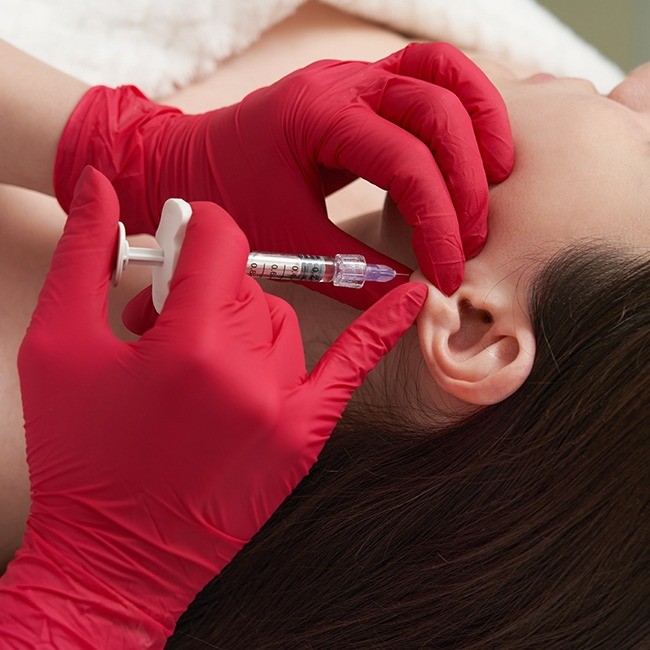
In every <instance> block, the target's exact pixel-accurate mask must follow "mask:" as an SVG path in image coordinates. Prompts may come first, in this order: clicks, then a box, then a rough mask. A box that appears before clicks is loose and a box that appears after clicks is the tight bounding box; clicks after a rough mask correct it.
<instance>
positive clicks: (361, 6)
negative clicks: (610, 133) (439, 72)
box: [0, 0, 623, 98]
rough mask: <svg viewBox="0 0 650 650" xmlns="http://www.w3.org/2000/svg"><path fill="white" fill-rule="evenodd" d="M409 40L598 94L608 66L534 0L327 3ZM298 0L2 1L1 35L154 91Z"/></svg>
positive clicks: (248, 36) (44, 55) (94, 80)
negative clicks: (490, 57)
mask: <svg viewBox="0 0 650 650" xmlns="http://www.w3.org/2000/svg"><path fill="white" fill-rule="evenodd" d="M325 1H327V2H328V3H329V4H331V5H333V6H336V7H338V8H339V9H343V10H345V11H347V12H350V13H354V14H356V15H358V16H361V17H363V18H366V19H368V20H370V21H374V22H378V23H381V24H383V25H386V26H388V27H390V28H393V29H395V30H399V31H401V32H405V33H408V34H410V35H412V36H413V37H414V38H421V39H432V40H448V41H451V42H453V43H455V44H456V45H459V46H462V47H468V48H476V49H480V50H482V51H485V52H486V53H491V54H494V55H496V56H501V55H504V56H506V57H508V58H509V59H511V60H513V61H516V62H520V63H522V64H525V65H529V66H532V67H534V68H538V69H540V70H543V71H546V72H551V73H554V74H557V75H564V76H577V77H585V78H587V79H590V80H591V81H593V82H594V83H595V84H596V86H597V87H598V88H599V90H600V91H601V92H606V91H608V90H610V89H611V88H612V87H613V86H614V85H616V84H617V83H618V82H619V81H620V80H621V79H622V77H623V73H622V72H621V70H620V69H618V68H617V67H616V66H615V65H614V64H613V63H611V62H610V61H609V60H607V59H606V58H605V57H603V56H602V55H601V54H600V53H599V52H598V51H597V50H596V49H595V48H593V47H592V46H590V45H588V44H587V43H586V42H585V41H583V40H582V39H580V38H579V37H578V36H576V34H575V33H574V32H572V31H571V30H570V29H569V28H567V27H566V26H565V25H563V24H562V23H561V22H560V21H558V20H557V19H556V18H555V17H554V16H552V15H551V14H550V13H549V12H548V11H547V10H545V9H544V8H542V7H541V6H540V5H538V4H537V3H536V2H535V0H325ZM302 2H304V0H190V1H189V2H187V1H183V0H0V38H3V39H5V40H7V41H9V42H10V43H13V44H14V45H16V46H17V47H19V48H21V49H23V50H25V51H27V52H29V53H31V54H33V55H34V56H36V57H38V58H40V59H42V60H44V61H47V62H48V63H50V64H51V65H53V66H54V67H56V68H59V69H61V70H64V71H66V72H68V73H69V74H72V75H74V76H76V77H79V78H80V79H83V80H84V81H86V82H88V83H91V84H98V83H103V84H106V85H110V86H113V85H119V84H123V83H133V84H135V85H137V86H138V87H140V88H141V89H142V90H143V91H144V92H145V93H147V94H149V95H150V96H152V97H154V98H160V97H163V96H165V95H167V94H169V93H171V92H172V90H173V89H174V88H178V87H182V86H184V85H186V84H188V83H189V82H191V81H193V80H196V79H200V78H201V77H203V76H205V75H207V74H209V73H210V72H211V71H212V70H214V68H215V67H216V66H217V65H218V63H219V61H222V60H224V59H226V58H228V57H230V56H232V55H233V54H237V53H238V52H241V51H242V50H244V49H245V48H246V47H248V46H249V45H251V44H252V43H253V42H255V41H256V40H257V39H258V38H259V37H260V35H261V34H262V32H263V31H265V30H267V29H269V28H270V27H272V26H273V25H274V24H276V23H278V22H280V21H281V20H283V19H284V18H286V17H287V16H289V15H290V14H291V13H293V12H294V11H295V9H296V8H297V7H298V6H299V5H300V4H302Z"/></svg>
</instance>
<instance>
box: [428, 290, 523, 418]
mask: <svg viewBox="0 0 650 650" xmlns="http://www.w3.org/2000/svg"><path fill="white" fill-rule="evenodd" d="M514 304H516V301H515V296H514V294H513V290H511V289H510V288H509V287H508V286H507V285H502V286H501V287H499V288H497V289H495V288H494V287H493V288H492V290H491V291H490V292H489V294H488V295H487V296H486V295H485V292H483V291H482V290H481V288H480V287H472V286H471V285H469V284H465V283H464V285H463V286H461V288H460V289H459V290H458V291H457V292H456V293H455V294H454V295H452V296H449V297H447V296H445V295H443V294H442V293H441V292H440V291H438V290H437V289H436V288H435V287H429V294H428V297H427V301H426V303H425V305H424V307H423V309H422V311H421V312H420V315H419V317H418V333H419V337H420V345H421V348H422V354H423V356H424V360H425V362H426V364H427V367H428V370H429V373H430V375H431V376H432V377H433V379H434V380H435V382H436V383H437V385H438V387H439V388H440V389H442V390H443V391H444V392H446V393H448V394H450V395H453V396H454V397H456V398H458V399H460V400H463V401H464V402H468V403H470V404H476V405H488V404H495V403H497V402H500V401H502V400H504V399H505V398H506V397H508V396H509V395H511V394H512V393H514V392H515V391H516V390H517V389H518V388H519V387H520V386H521V385H522V384H523V383H524V381H525V380H526V378H527V377H528V375H529V374H530V371H531V369H532V366H533V361H534V358H535V337H534V334H533V331H532V326H531V324H530V319H529V317H528V314H526V313H525V312H524V311H523V309H521V308H520V307H518V306H517V307H514V308H513V305H514Z"/></svg>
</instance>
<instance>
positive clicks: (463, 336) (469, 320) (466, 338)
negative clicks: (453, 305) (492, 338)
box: [449, 298, 494, 356]
mask: <svg viewBox="0 0 650 650" xmlns="http://www.w3.org/2000/svg"><path fill="white" fill-rule="evenodd" d="M458 316H459V320H460V327H459V329H458V330H457V331H456V332H454V333H453V334H451V335H450V336H449V349H450V351H451V352H452V353H454V354H457V355H459V356H463V353H467V354H469V355H471V354H474V353H476V351H477V348H478V347H485V342H484V339H485V336H486V335H487V333H488V332H489V331H490V329H491V327H492V324H493V323H494V319H493V318H492V314H490V312H489V311H487V310H485V309H477V308H476V307H474V306H473V305H472V303H471V302H470V301H469V300H468V299H467V298H463V299H462V300H460V302H459V303H458ZM482 341H483V344H481V342H482Z"/></svg>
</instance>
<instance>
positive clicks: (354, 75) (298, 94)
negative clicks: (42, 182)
mask: <svg viewBox="0 0 650 650" xmlns="http://www.w3.org/2000/svg"><path fill="white" fill-rule="evenodd" d="M513 160H514V151H513V145H512V136H511V132H510V123H509V120H508V115H507V112H506V107H505V104H504V102H503V100H502V98H501V96H500V95H499V93H498V92H497V90H496V88H495V87H494V86H493V85H492V83H491V82H490V81H489V80H488V78H487V77H486V76H485V75H484V74H483V72H482V71H481V70H480V69H479V68H478V67H477V66H476V65H475V64H474V63H473V62H472V61H470V60H469V59H468V58H467V57H466V56H465V55H463V54H462V53H461V52H460V51H459V50H457V49H456V48H454V47H452V46H451V45H449V44H447V43H412V44H411V45H409V46H407V47H406V48H404V49H402V50H400V51H398V52H395V53H394V54H392V55H390V56H388V57H385V58H384V59H381V60H379V61H375V62H372V63H370V62H364V61H318V62H316V63H313V64H312V65H309V66H307V67H306V68H303V69H301V70H297V71H296V72H294V73H292V74H290V75H288V76H286V77H284V78H283V79H281V80H279V81H277V82H276V83H274V84H272V85H270V86H268V87H266V88H262V89H260V90H257V91H255V92H253V93H251V94H250V95H248V96H247V97H245V98H244V99H243V100H242V101H241V102H239V103H238V104H235V105H233V106H229V107H226V108H221V109H219V110H216V111H210V112H208V113H205V114H203V115H184V114H182V113H181V112H180V111H178V110H176V109H174V108H171V107H169V106H160V105H158V104H155V103H154V102H151V101H150V100H148V99H147V98H146V97H144V96H143V95H142V94H141V93H140V92H139V91H138V90H137V89H135V88H133V87H122V88H117V89H109V88H105V87H96V88H93V89H91V90H90V91H89V92H88V93H87V94H86V96H85V97H84V98H83V99H82V101H81V102H80V103H79V105H78V106H77V108H76V109H75V111H74V113H73V114H72V116H71V118H70V120H69V122H68V125H67V126H66V128H65V131H64V133H63V135H62V138H61V141H60V144H59V149H58V155H57V161H56V166H55V172H54V174H55V189H56V195H57V198H58V199H59V201H60V202H61V205H62V206H63V207H64V209H67V207H68V204H69V199H70V195H71V185H72V183H73V182H74V179H76V177H77V175H78V174H79V172H80V170H81V168H82V167H83V165H85V164H92V165H94V166H96V167H97V168H99V169H100V170H102V171H103V172H105V173H106V174H107V175H108V176H109V178H110V179H111V181H112V182H113V183H114V185H115V187H116V188H117V190H118V194H119V196H120V203H121V206H122V209H123V214H122V220H123V221H124V222H125V224H126V227H127V231H128V232H129V233H135V232H149V233H153V232H154V231H155V229H156V225H157V223H158V219H159V215H160V210H161V207H162V205H163V203H164V201H165V200H167V199H168V198H169V197H174V196H178V197H182V198H184V199H185V200H187V201H192V200H210V201H214V202H216V203H218V204H219V205H221V206H223V207H224V208H225V209H226V210H228V212H229V213H230V214H231V215H232V217H233V218H234V219H235V221H236V222H237V224H238V225H239V227H240V228H241V229H242V230H243V231H244V233H245V234H246V237H247V238H248V240H249V242H250V245H251V247H252V248H253V249H254V250H262V251H275V252H278V253H307V254H317V255H335V254H336V253H359V254H362V255H364V256H365V257H366V259H367V260H368V262H372V263H382V264H388V265H389V266H392V267H394V268H395V269H396V270H397V271H398V272H400V273H406V274H408V273H409V271H410V269H408V268H406V267H405V266H404V265H402V264H400V263H398V262H396V261H394V260H391V259H389V258H386V257H385V256H384V255H382V254H380V253H379V252H377V251H375V250H373V249H371V248H369V247H367V246H366V245H364V244H363V243H362V242H360V241H358V240H356V239H354V238H353V237H351V236H350V235H348V234H347V233H345V232H344V231H343V230H341V229H339V228H338V227H337V226H336V225H335V224H334V223H332V222H331V221H330V220H329V219H328V215H327V210H326V206H325V197H326V196H327V195H328V194H329V193H331V192H333V191H334V190H336V189H338V188H340V187H342V186H344V185H345V184H347V183H349V182H351V181H352V180H354V179H355V178H359V177H360V178H364V179H366V180H367V181H369V182H371V183H373V184H375V185H377V186H378V187H381V188H383V189H385V190H387V191H388V192H389V194H390V196H391V197H392V199H393V200H394V201H395V203H396V204H397V206H398V207H399V210H400V212H401V214H402V215H403V216H404V219H405V220H406V221H407V223H408V224H409V225H410V226H411V227H412V232H413V249H414V251H415V254H416V257H417V259H418V263H419V266H420V268H421V269H422V270H423V272H424V274H425V276H426V278H427V279H428V280H429V281H431V282H432V283H433V284H434V285H436V286H437V287H439V288H440V289H441V290H442V291H443V292H445V293H446V294H450V293H452V292H453V291H454V290H455V289H457V288H458V286H459V284H460V282H461V280H462V277H463V271H464V266H465V259H469V258H471V257H473V256H475V255H476V254H477V253H478V252H479V251H480V250H481V248H482V247H483V244H484V243H485V239H486V235H487V203H488V182H490V183H499V182H501V181H503V180H504V179H505V178H507V177H508V175H509V174H510V171H511V169H512V165H513ZM400 281H405V280H404V279H403V278H402V279H397V280H396V281H395V282H394V283H393V285H392V286H395V285H396V284H398V283H399V282H400ZM306 285H307V286H308V287H309V288H310V289H313V290H316V291H320V292H323V293H326V294H328V295H330V297H332V298H335V299H337V300H341V301H344V302H347V303H348V304H350V305H352V306H353V307H357V308H365V307H368V306H369V305H371V304H372V303H373V302H375V301H376V300H377V299H378V298H379V297H380V296H382V295H384V294H385V293H386V292H387V291H388V290H389V289H390V288H391V287H389V286H386V285H383V284H381V283H370V282H369V283H367V284H366V285H365V286H364V287H363V288H362V289H360V290H358V291H347V292H345V291H338V290H337V289H336V288H334V289H333V288H332V287H331V286H329V285H328V284H319V283H306Z"/></svg>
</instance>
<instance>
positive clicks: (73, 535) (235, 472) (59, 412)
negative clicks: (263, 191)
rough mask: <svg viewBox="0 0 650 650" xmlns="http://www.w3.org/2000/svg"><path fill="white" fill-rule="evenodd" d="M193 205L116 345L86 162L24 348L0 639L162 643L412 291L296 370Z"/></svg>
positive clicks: (106, 241) (230, 230)
mask: <svg viewBox="0 0 650 650" xmlns="http://www.w3.org/2000/svg"><path fill="white" fill-rule="evenodd" d="M192 208H193V216H192V219H191V221H190V222H189V225H188V228H187V234H186V237H185V241H184V244H183V248H182V251H181V253H180V256H179V261H178V266H177V269H176V273H175V275H174V278H173V280H172V283H171V288H170V294H169V297H168V298H167V301H166V303H165V306H164V309H163V311H162V313H161V315H160V317H159V318H158V320H157V322H156V324H155V326H154V327H153V328H152V329H150V330H148V331H147V332H146V334H145V335H144V336H143V337H142V338H140V339H139V340H138V341H136V342H130V343H125V342H122V341H120V340H118V339H117V338H115V336H114V335H113V334H112V332H111V330H110V328H109V325H108V321H107V313H106V312H107V293H108V289H109V284H110V275H111V269H112V265H113V262H114V255H115V253H116V251H115V248H116V239H117V220H118V212H119V208H118V202H117V199H116V196H115V193H114V192H113V189H112V188H111V186H110V184H109V183H108V181H107V180H106V179H105V178H103V177H102V175H101V174H99V173H98V172H97V171H96V170H93V169H92V168H87V169H86V170H84V172H83V174H82V176H81V178H80V180H79V183H78V185H77V191H76V193H75V196H74V198H73V201H72V204H71V208H70V217H69V219H68V222H67V223H66V226H65V231H64V234H63V237H62V239H61V241H60V242H59V245H58V247H57V249H56V252H55V254H54V257H53V260H52V266H51V269H50V272H49V274H48V276H47V279H46V281H45V285H44V287H43V290H42V292H41V294H40V297H39V301H38V306H37V308H36V310H35V312H34V315H33V317H32V322H31V324H30V326H29V328H28V331H27V334H26V336H25V339H24V341H23V344H22V346H21V348H20V352H19V358H18V365H19V371H20V381H21V390H22V397H23V408H24V416H25V430H26V438H27V457H28V462H29V468H30V480H31V495H32V507H31V512H30V515H29V520H28V528H27V532H26V534H25V537H24V541H23V546H22V548H21V550H20V551H19V552H18V553H17V555H16V558H15V559H14V560H13V561H12V562H11V563H10V565H9V568H8V570H7V573H6V574H5V575H4V576H3V577H2V579H1V580H0V638H2V639H3V641H4V644H3V647H11V648H35V647H45V645H46V646H47V647H48V648H49V647H55V648H93V650H97V649H98V648H111V649H114V648H150V647H162V646H163V644H164V642H165V639H166V638H167V637H168V635H169V634H171V632H172V631H173V629H174V625H175V621H176V619H177V618H178V617H179V616H180V614H181V613H182V612H183V611H184V609H185V608H186V607H187V605H188V604H189V603H190V602H191V600H192V599H193V597H194V595H195V594H196V593H197V591H199V590H200V589H201V588H202V587H203V586H204V585H205V583H207V582H208V581H209V580H210V579H211V578H212V577H213V576H214V575H215V574H218V573H219V572H220V571H221V569H222V568H223V567H224V566H225V565H226V564H227V563H228V562H229V561H230V560H231V559H232V557H233V556H234V555H235V554H236V553H237V552H238V551H239V550H240V549H241V548H242V546H243V545H244V544H245V543H246V542H247V541H248V540H249V539H250V538H251V537H252V536H253V535H254V534H255V533H256V532H257V530H258V529H259V528H260V527H261V526H262V525H263V524H264V522H265V521H266V520H267V519H268V518H269V517H270V516H271V514H272V513H273V512H274V510H275V509H276V508H277V507H278V506H279V505H280V503H281V502H282V501H283V499H284V498H285V497H286V496H287V495H288V494H289V493H290V492H291V491H292V490H293V488H294V487H295V486H296V485H297V483H298V482H299V481H300V480H301V478H302V477H303V476H305V475H306V474H307V473H308V472H309V469H310V467H311V466H312V464H313V463H314V462H315V461H316V459H317V457H318V454H319V452H320V450H321V448H322V447H323V445H324V444H325V442H326V441H327V438H328V437H329V435H330V432H331V431H332V429H333V427H334V425H335V423H336V421H337V420H338V419H339V417H340V416H341V413H342V411H343V409H344V407H345V405H346V403H347V401H348V399H349V397H350V395H351V393H352V392H353V391H354V389H355V387H356V386H358V385H359V384H360V383H361V381H362V380H363V378H364V376H365V374H366V373H367V372H368V371H369V370H370V369H371V368H373V367H374V366H375V365H376V363H377V362H378V361H379V359H380V358H381V357H382V356H383V355H384V354H385V353H386V351H387V350H388V349H390V348H391V347H392V346H393V344H394V343H395V342H396V341H397V339H398V338H399V337H400V336H401V334H402V333H403V332H404V331H405V330H406V329H407V328H408V327H409V326H410V325H411V324H412V322H413V320H414V319H415V317H416V314H417V313H418V311H419V309H420V306H421V304H422V302H423V301H424V298H425V295H426V286H425V285H423V284H416V283H413V284H411V285H406V286H402V287H399V288H397V289H396V290H395V291H394V292H391V293H390V294H389V295H387V296H386V297H385V298H384V299H383V300H382V301H380V302H378V303H377V304H376V305H374V306H373V307H372V308H371V309H370V310H368V311H367V312H366V313H365V314H363V315H362V316H361V317H360V318H359V319H358V320H357V321H356V322H355V323H353V324H352V325H351V326H350V328H349V329H348V330H347V331H346V332H344V333H343V334H342V335H341V337H340V338H339V339H338V340H337V341H336V342H335V343H334V345H333V346H332V347H331V348H330V349H329V351H328V352H327V353H326V354H325V355H324V356H323V358H322V359H321V361H320V362H319V364H318V365H317V366H316V368H315V369H314V370H313V371H312V373H311V374H310V375H309V376H308V375H307V373H306V371H305V364H304V357H303V349H302V343H301V338H300V334H299V329H298V323H297V320H296V318H295V314H294V312H293V311H292V309H291V308H290V307H289V306H288V305H287V303H285V302H284V301H282V300H280V299H278V298H275V297H273V296H270V295H267V294H265V293H264V292H263V291H262V289H261V288H260V286H259V285H258V284H257V283H256V281H255V280H253V279H252V278H250V277H249V276H247V275H245V272H244V269H245V264H246V258H247V255H248V244H247V242H246V239H245V237H244V235H243V234H242V232H241V230H240V229H239V228H238V227H237V225H236V224H235V222H234V221H233V220H232V219H231V218H230V217H229V215H228V214H227V213H226V212H225V211H224V210H222V209H221V208H219V207H217V206H215V205H214V204H210V203H194V204H193V206H192ZM261 387H263V390H262V389H261ZM43 644H45V645H43Z"/></svg>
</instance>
